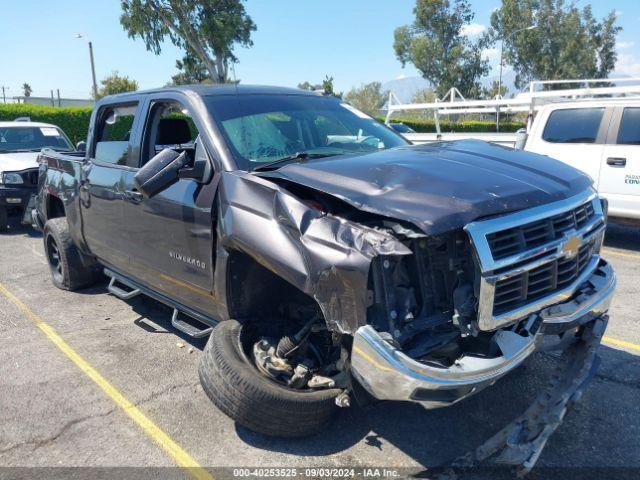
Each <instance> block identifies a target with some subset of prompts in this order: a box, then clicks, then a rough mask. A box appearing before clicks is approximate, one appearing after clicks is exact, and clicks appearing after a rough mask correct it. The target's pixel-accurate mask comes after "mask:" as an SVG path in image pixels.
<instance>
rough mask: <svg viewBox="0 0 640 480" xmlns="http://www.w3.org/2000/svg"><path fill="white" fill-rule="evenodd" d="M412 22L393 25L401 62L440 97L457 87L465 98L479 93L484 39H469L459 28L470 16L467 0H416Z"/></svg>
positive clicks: (483, 71)
mask: <svg viewBox="0 0 640 480" xmlns="http://www.w3.org/2000/svg"><path fill="white" fill-rule="evenodd" d="M413 12H414V14H415V17H416V18H415V21H414V22H413V24H412V25H405V26H402V27H398V28H396V30H395V32H394V38H395V41H394V45H393V47H394V49H395V52H396V56H397V57H398V60H400V61H401V62H402V65H403V66H404V65H406V64H407V63H412V64H413V65H414V66H415V67H416V68H417V69H418V70H420V72H421V73H422V76H423V77H424V78H426V79H427V80H429V81H430V82H431V83H432V84H433V85H435V86H436V92H437V94H438V95H439V96H440V97H442V96H443V95H445V94H446V93H447V91H448V90H449V89H450V88H451V87H457V88H458V90H460V93H462V95H464V96H465V97H474V96H477V95H478V94H479V93H480V83H479V81H478V80H479V79H480V78H481V77H482V76H484V75H486V74H487V73H488V71H489V62H488V61H487V60H484V59H483V58H482V50H483V49H484V47H485V44H486V38H485V37H484V36H483V37H480V38H479V39H477V40H472V39H471V38H470V37H469V36H467V35H462V33H461V30H462V28H463V27H464V26H466V25H469V24H470V23H471V21H472V20H473V18H474V14H473V12H472V11H471V7H470V5H469V1H468V0H417V1H416V6H415V8H414V9H413Z"/></svg>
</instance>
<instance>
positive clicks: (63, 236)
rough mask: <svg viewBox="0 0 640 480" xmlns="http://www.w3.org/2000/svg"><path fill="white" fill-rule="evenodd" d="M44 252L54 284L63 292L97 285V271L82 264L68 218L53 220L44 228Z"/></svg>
mask: <svg viewBox="0 0 640 480" xmlns="http://www.w3.org/2000/svg"><path fill="white" fill-rule="evenodd" d="M43 234H44V235H43V238H44V251H45V254H46V256H47V261H48V262H49V268H50V270H51V278H52V280H53V284H54V285H55V286H56V287H58V288H60V289H62V290H71V291H73V290H78V289H80V288H84V287H88V286H90V285H92V284H93V283H95V271H94V269H93V268H92V267H90V266H86V265H85V264H84V263H83V262H82V254H81V253H80V251H79V250H78V248H77V247H76V246H75V244H74V243H73V240H72V239H71V234H70V233H69V224H68V223H67V219H66V218H53V219H51V220H49V221H47V223H46V224H45V226H44V230H43Z"/></svg>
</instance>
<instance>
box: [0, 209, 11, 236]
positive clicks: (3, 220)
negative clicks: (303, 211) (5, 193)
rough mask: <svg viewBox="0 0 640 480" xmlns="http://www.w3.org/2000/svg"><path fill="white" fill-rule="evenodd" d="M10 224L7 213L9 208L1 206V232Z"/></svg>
mask: <svg viewBox="0 0 640 480" xmlns="http://www.w3.org/2000/svg"><path fill="white" fill-rule="evenodd" d="M8 226H9V218H8V215H7V209H6V208H4V207H0V232H6V231H7V227H8Z"/></svg>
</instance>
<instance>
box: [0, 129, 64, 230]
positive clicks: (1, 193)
mask: <svg viewBox="0 0 640 480" xmlns="http://www.w3.org/2000/svg"><path fill="white" fill-rule="evenodd" d="M43 148H50V149H54V150H57V151H61V152H71V151H73V150H74V148H73V145H72V144H71V142H70V141H69V139H68V138H67V136H66V135H65V134H64V132H63V131H62V130H60V128H58V127H56V126H55V125H50V124H48V123H36V122H31V121H29V120H28V119H26V118H22V119H20V120H19V121H14V122H0V232H2V231H5V230H6V229H7V226H8V220H9V216H10V215H13V214H16V215H18V216H20V218H21V219H22V221H23V223H26V224H31V210H32V209H33V208H34V206H35V201H34V200H35V194H36V190H37V185H38V163H37V161H36V160H37V158H38V153H39V152H40V150H41V149H43Z"/></svg>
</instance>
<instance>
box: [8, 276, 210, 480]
mask: <svg viewBox="0 0 640 480" xmlns="http://www.w3.org/2000/svg"><path fill="white" fill-rule="evenodd" d="M0 293H1V294H2V295H4V296H5V297H6V298H7V299H8V300H9V301H10V302H11V303H13V304H14V305H15V306H16V307H17V308H18V310H20V311H21V312H22V313H23V314H24V315H25V316H26V317H27V318H28V319H29V320H31V321H32V322H33V323H35V325H36V326H37V327H38V328H39V329H40V330H41V331H42V333H44V334H45V335H46V336H47V338H48V339H49V340H51V342H53V343H54V344H55V345H56V346H57V347H58V348H59V349H60V350H61V351H62V353H64V354H65V355H66V356H67V358H69V360H71V361H72V362H73V363H74V364H75V365H76V366H77V367H78V368H79V369H80V370H81V371H82V372H83V373H84V374H85V375H86V376H87V377H89V378H90V379H91V380H93V381H94V383H95V384H96V385H98V387H100V388H101V389H102V391H104V393H106V394H107V396H108V397H109V398H110V399H111V400H112V401H113V402H114V403H115V404H116V405H117V406H118V407H120V408H121V409H122V411H124V413H126V414H127V415H128V416H129V418H131V420H133V422H134V423H136V424H137V425H138V426H139V427H140V428H141V429H142V430H143V431H144V433H146V434H147V436H148V437H150V438H151V439H152V440H153V441H154V442H156V443H157V444H158V445H159V446H160V447H161V448H162V449H163V450H164V451H165V452H166V453H167V454H168V455H169V456H170V457H171V459H172V460H173V461H174V462H175V464H176V465H178V466H179V467H182V468H184V469H185V473H186V474H187V476H189V478H192V479H194V480H213V477H212V476H211V474H210V473H209V472H208V471H207V470H205V469H204V468H202V467H201V466H200V465H199V464H198V462H196V461H195V460H194V459H193V457H191V455H189V454H188V453H187V452H186V451H185V450H184V449H183V448H182V447H181V446H180V445H178V444H177V443H176V442H174V441H173V440H172V439H171V437H169V436H168V435H167V434H166V433H164V432H163V431H162V429H161V428H160V427H158V426H157V425H156V424H155V423H153V421H152V420H151V419H150V418H149V417H147V416H146V415H145V414H144V413H142V411H141V410H140V409H138V407H136V406H135V405H134V404H133V403H131V402H130V401H129V400H128V399H127V398H126V397H125V396H124V395H123V394H122V393H120V391H118V389H116V388H115V387H114V386H113V385H111V384H110V383H109V382H108V381H107V380H106V379H105V378H104V377H103V376H102V375H100V373H98V371H97V370H96V369H94V368H93V367H92V366H91V365H89V363H87V361H86V360H84V359H83V358H82V357H81V356H80V355H79V354H78V353H77V352H76V351H75V350H74V349H73V348H72V347H71V346H70V345H69V344H68V343H67V342H65V341H64V339H63V338H62V337H61V336H60V335H58V334H57V333H56V331H55V330H54V329H53V328H51V327H50V326H49V325H47V324H46V323H45V322H44V321H43V320H42V319H41V318H40V317H38V315H36V314H35V313H34V312H33V311H31V309H30V308H29V307H27V305H25V304H24V303H23V302H22V301H21V300H20V299H18V298H17V297H16V296H15V295H14V294H13V293H11V292H10V291H9V290H8V289H7V288H6V287H5V286H4V285H3V284H2V283H0Z"/></svg>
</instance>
